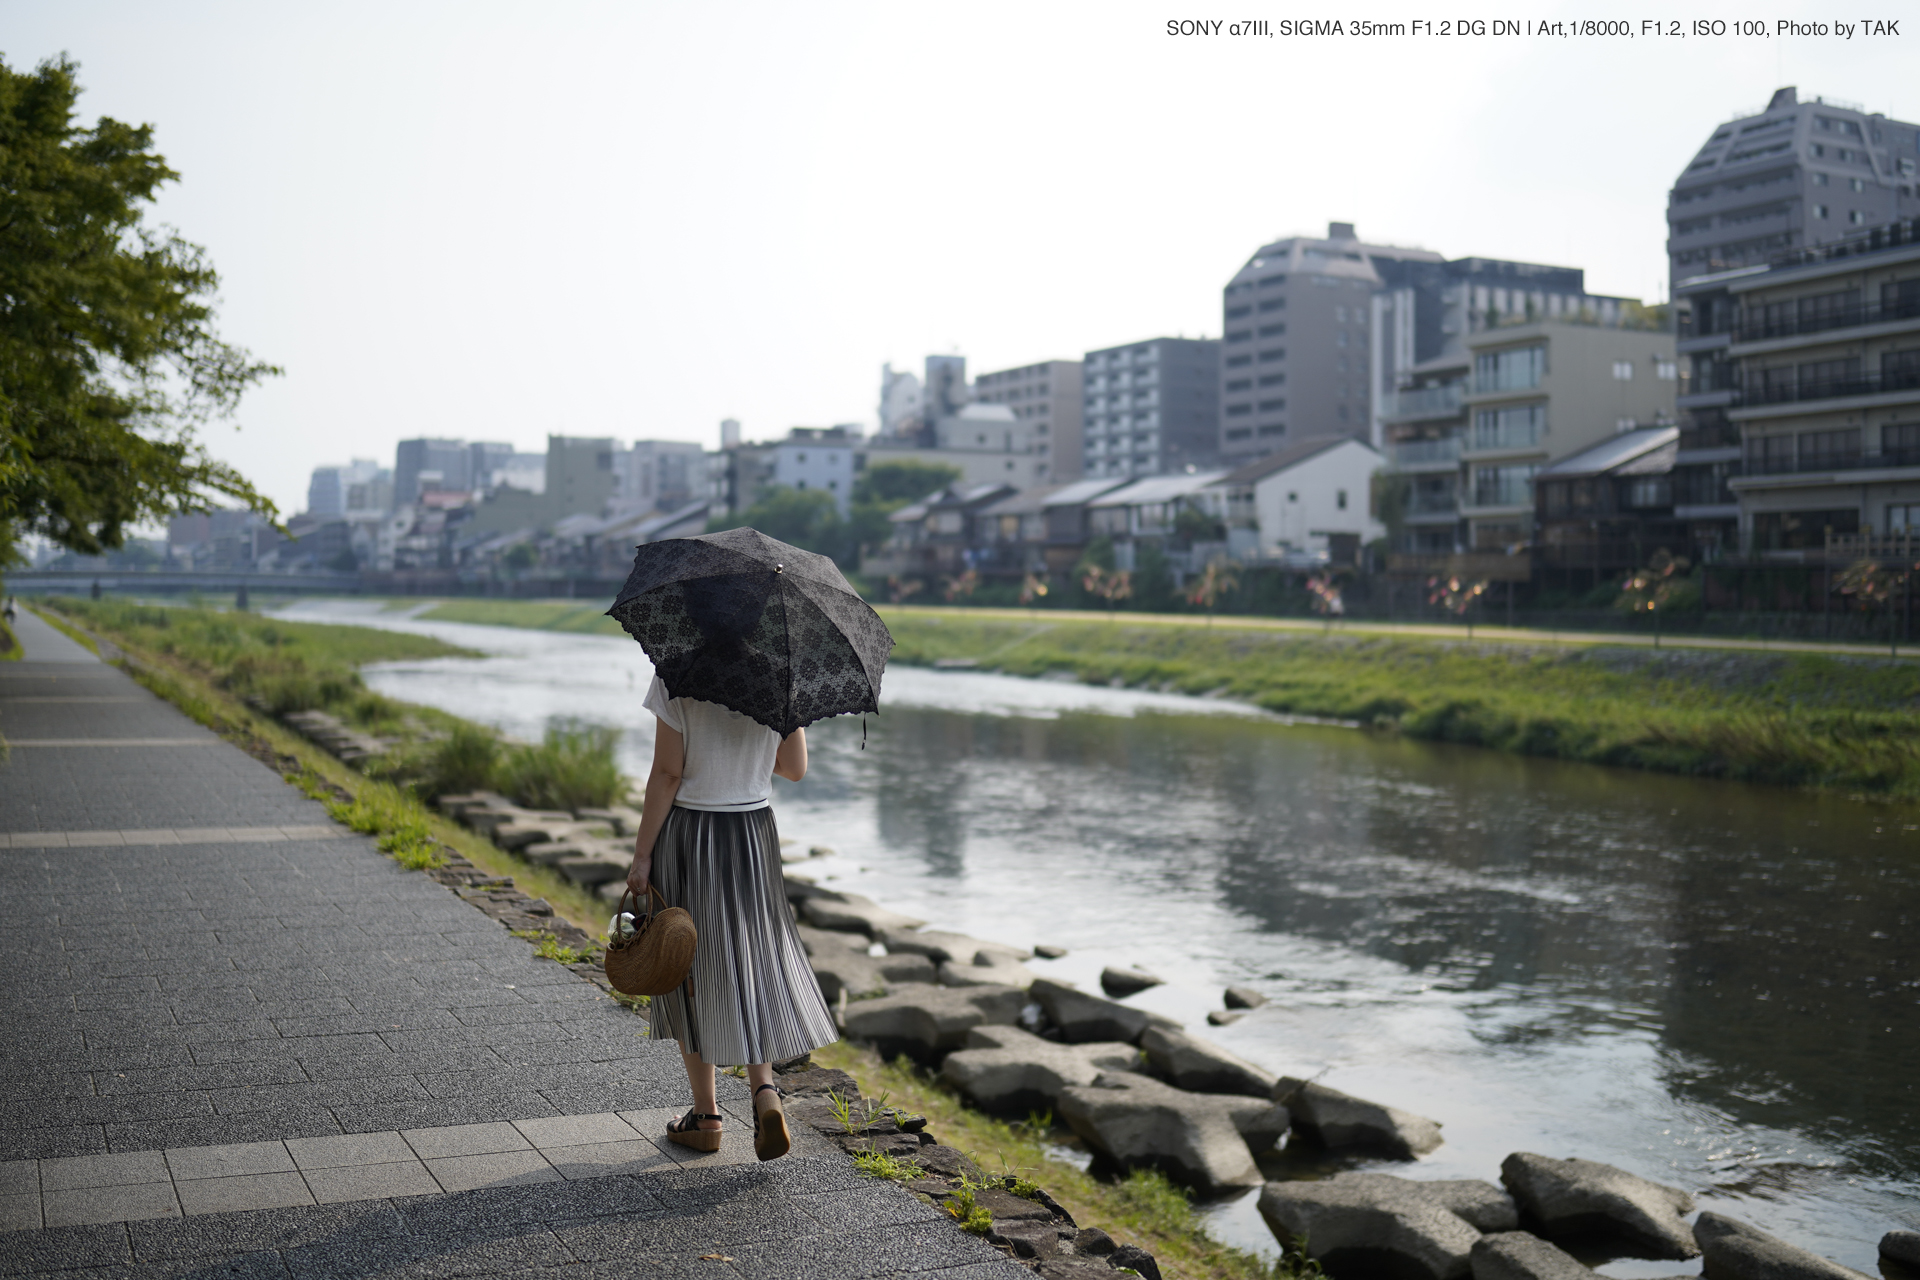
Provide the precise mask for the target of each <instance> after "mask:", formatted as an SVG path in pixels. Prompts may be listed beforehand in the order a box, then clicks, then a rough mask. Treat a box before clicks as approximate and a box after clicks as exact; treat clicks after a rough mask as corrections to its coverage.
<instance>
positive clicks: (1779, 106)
mask: <svg viewBox="0 0 1920 1280" xmlns="http://www.w3.org/2000/svg"><path fill="white" fill-rule="evenodd" d="M1917 169H1920V125H1914V124H1909V123H1906V122H1904V121H1900V120H1890V119H1888V118H1887V117H1886V116H1884V115H1881V114H1878V113H1876V114H1873V115H1869V114H1867V112H1866V110H1865V108H1863V107H1859V106H1856V105H1854V104H1852V103H1842V102H1839V101H1829V100H1827V99H1823V98H1815V99H1814V100H1813V101H1812V102H1801V101H1800V97H1799V94H1798V92H1797V91H1796V90H1794V89H1793V88H1786V89H1780V90H1777V91H1776V92H1775V93H1774V95H1773V100H1772V101H1771V102H1769V103H1767V108H1766V110H1764V111H1762V112H1760V113H1758V114H1757V115H1747V116H1741V117H1739V118H1738V119H1735V120H1732V121H1730V122H1728V123H1726V124H1723V125H1721V126H1720V127H1719V128H1717V129H1715V130H1714V131H1713V135H1712V136H1711V137H1709V138H1708V139H1707V142H1706V145H1705V146H1703V147H1701V148H1700V151H1699V154H1698V155H1696V156H1695V157H1694V158H1693V160H1692V162H1691V163H1690V164H1688V165H1687V168H1686V171H1685V172H1683V173H1682V174H1681V175H1680V177H1679V178H1678V179H1676V180H1675V182H1674V184H1673V190H1672V191H1671V192H1670V193H1669V195H1668V197H1667V229H1668V239H1667V258H1668V263H1669V266H1670V270H1671V278H1672V282H1673V283H1674V284H1675V285H1676V286H1677V285H1678V284H1679V282H1680V281H1681V280H1684V279H1687V278H1688V277H1690V276H1699V275H1707V274H1710V273H1712V272H1716V271H1726V270H1730V269H1733V268H1736V267H1747V266H1759V265H1764V264H1765V263H1766V261H1767V259H1768V257H1769V256H1770V255H1772V254H1776V253H1779V252H1781V251H1783V250H1788V249H1804V248H1811V247H1813V246H1815V245H1820V244H1826V243H1829V242H1831V241H1834V240H1838V239H1840V238H1842V237H1844V236H1847V235H1850V234H1852V233H1855V232H1857V231H1859V230H1860V229H1861V228H1862V227H1866V226H1878V225H1882V224H1885V223H1889V222H1893V221H1896V220H1898V219H1901V218H1910V217H1912V216H1914V214H1916V213H1920V185H1916V184H1917V183H1920V174H1916V170H1917Z"/></svg>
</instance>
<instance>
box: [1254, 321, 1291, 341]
mask: <svg viewBox="0 0 1920 1280" xmlns="http://www.w3.org/2000/svg"><path fill="white" fill-rule="evenodd" d="M1286 331H1287V326H1286V325H1284V324H1263V325H1261V326H1260V336H1261V337H1263V338H1277V337H1279V336H1280V335H1281V334H1283V333H1285V332H1286Z"/></svg>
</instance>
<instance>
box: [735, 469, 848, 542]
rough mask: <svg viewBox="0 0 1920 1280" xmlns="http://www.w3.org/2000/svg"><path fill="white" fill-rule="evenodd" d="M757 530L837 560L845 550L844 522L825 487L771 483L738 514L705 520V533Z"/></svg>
mask: <svg viewBox="0 0 1920 1280" xmlns="http://www.w3.org/2000/svg"><path fill="white" fill-rule="evenodd" d="M742 527H745V528H750V529H758V530H759V531H760V532H762V533H764V534H766V535H767V536H768V537H769V538H778V539H779V540H780V541H782V542H788V543H792V544H793V545H794V546H796V547H799V548H800V549H801V550H802V551H814V552H818V553H819V554H821V555H823V556H832V557H833V558H834V559H836V560H840V559H844V558H845V557H846V555H847V551H848V542H847V525H846V522H845V521H844V520H842V519H841V518H840V507H839V504H838V503H836V502H835V501H834V497H833V495H832V494H831V493H828V492H827V491H826V490H825V489H795V488H791V487H789V486H787V485H784V484H777V485H774V486H773V487H772V488H770V489H768V490H767V491H766V493H765V494H763V495H762V496H761V498H760V500H759V501H758V502H756V503H754V504H753V505H752V506H751V507H748V508H747V509H746V510H745V511H743V512H741V513H740V514H739V515H738V516H719V517H715V518H714V519H713V520H711V521H709V522H708V523H707V532H708V533H716V532H718V531H720V530H722V529H738V528H742Z"/></svg>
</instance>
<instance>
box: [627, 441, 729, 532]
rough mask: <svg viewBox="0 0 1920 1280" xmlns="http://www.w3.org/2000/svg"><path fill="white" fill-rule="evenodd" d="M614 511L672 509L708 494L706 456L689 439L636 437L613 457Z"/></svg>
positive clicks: (630, 512) (704, 452)
mask: <svg viewBox="0 0 1920 1280" xmlns="http://www.w3.org/2000/svg"><path fill="white" fill-rule="evenodd" d="M613 469H614V492H613V506H614V511H615V512H616V513H617V514H621V515H630V514H635V513H638V512H644V511H653V510H656V509H657V510H660V511H672V510H675V509H676V508H679V507H684V506H685V505H687V503H689V502H692V501H693V500H694V499H695V498H704V497H705V496H706V495H707V455H706V451H705V450H704V449H702V448H701V447H700V446H699V445H698V444H695V443H693V442H692V441H689V440H636V441H634V443H633V448H631V449H622V450H617V451H616V452H615V453H614V456H613Z"/></svg>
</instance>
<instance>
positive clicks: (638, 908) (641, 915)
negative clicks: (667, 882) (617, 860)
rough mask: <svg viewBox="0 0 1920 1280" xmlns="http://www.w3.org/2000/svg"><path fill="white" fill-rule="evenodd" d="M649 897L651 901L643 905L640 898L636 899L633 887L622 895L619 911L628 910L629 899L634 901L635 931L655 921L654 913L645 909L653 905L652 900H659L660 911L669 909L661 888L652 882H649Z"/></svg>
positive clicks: (629, 887) (630, 886)
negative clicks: (648, 922) (646, 923)
mask: <svg viewBox="0 0 1920 1280" xmlns="http://www.w3.org/2000/svg"><path fill="white" fill-rule="evenodd" d="M647 897H648V899H649V900H648V901H647V902H646V903H645V904H642V903H641V901H640V900H639V899H638V898H635V897H634V894H633V886H632V885H628V886H627V891H626V892H625V893H623V894H621V895H620V907H619V910H621V911H625V910H627V902H628V900H629V899H632V901H633V918H634V929H635V931H638V930H639V928H640V927H641V925H642V924H643V923H644V922H646V921H648V920H651V919H653V915H654V913H653V912H652V911H649V910H646V909H645V908H646V907H650V906H652V905H653V904H652V901H651V900H652V899H654V898H658V899H659V900H660V909H661V910H662V911H664V910H666V908H667V899H666V897H665V895H663V894H662V893H661V892H660V886H659V885H657V884H655V883H653V881H651V880H649V881H647Z"/></svg>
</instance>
